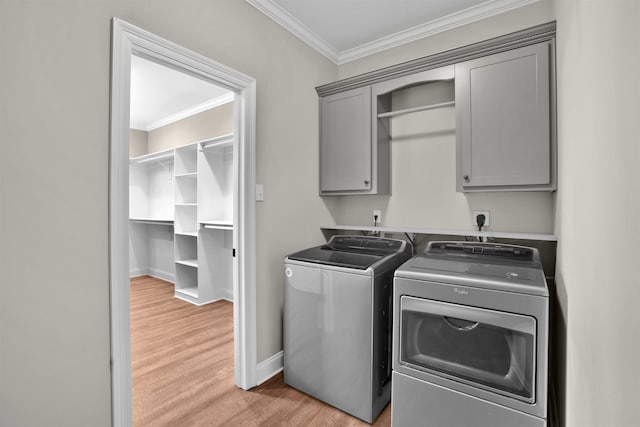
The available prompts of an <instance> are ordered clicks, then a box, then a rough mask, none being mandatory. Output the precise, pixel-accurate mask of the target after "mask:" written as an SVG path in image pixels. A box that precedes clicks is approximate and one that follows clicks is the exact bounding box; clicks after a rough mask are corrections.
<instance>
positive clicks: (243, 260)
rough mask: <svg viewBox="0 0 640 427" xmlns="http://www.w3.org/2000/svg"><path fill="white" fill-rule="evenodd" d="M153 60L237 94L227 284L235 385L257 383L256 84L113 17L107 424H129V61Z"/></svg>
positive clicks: (250, 385)
mask: <svg viewBox="0 0 640 427" xmlns="http://www.w3.org/2000/svg"><path fill="white" fill-rule="evenodd" d="M133 54H136V55H139V56H144V57H146V58H149V59H152V60H154V61H156V62H159V63H161V64H164V65H167V66H169V67H173V68H175V69H177V70H180V71H183V72H186V73H189V74H192V75H196V76H199V77H200V78H203V79H204V80H208V81H211V82H212V83H214V84H216V85H219V86H223V87H226V88H228V89H229V90H232V91H233V92H235V103H234V105H235V129H234V132H235V135H236V137H235V140H234V148H235V153H236V154H237V155H236V156H235V158H236V166H237V167H236V168H235V170H236V172H237V174H238V175H237V176H236V179H235V181H236V187H235V191H236V197H234V224H235V225H236V227H235V228H234V233H233V234H234V238H233V240H234V242H233V243H234V248H236V259H235V261H236V262H234V268H235V269H236V271H235V272H236V274H234V277H235V280H234V283H233V300H234V306H233V322H234V328H233V333H234V357H235V360H234V362H235V383H236V385H237V386H238V387H240V388H243V389H245V390H247V389H249V388H251V387H254V386H255V385H257V382H256V364H257V361H256V289H255V288H256V286H255V283H256V277H255V271H256V255H255V247H256V245H255V123H256V117H255V115H256V82H255V80H254V79H253V78H251V77H248V76H246V75H244V74H242V73H239V72H237V71H235V70H232V69H230V68H228V67H226V66H224V65H222V64H219V63H217V62H215V61H212V60H211V59H208V58H206V57H204V56H202V55H199V54H197V53H194V52H191V51H189V50H188V49H185V48H183V47H181V46H178V45H176V44H174V43H172V42H170V41H167V40H165V39H163V38H160V37H158V36H155V35H153V34H151V33H149V32H147V31H144V30H142V29H140V28H138V27H135V26H133V25H131V24H128V23H127V22H125V21H122V20H121V19H118V18H113V21H112V46H111V120H110V135H109V137H110V157H109V158H110V162H109V274H110V277H109V284H110V298H111V301H110V304H111V309H110V313H111V378H112V390H111V391H112V417H113V418H112V423H113V425H114V426H130V425H131V422H132V401H131V340H130V326H129V197H128V195H129V102H130V82H131V55H133Z"/></svg>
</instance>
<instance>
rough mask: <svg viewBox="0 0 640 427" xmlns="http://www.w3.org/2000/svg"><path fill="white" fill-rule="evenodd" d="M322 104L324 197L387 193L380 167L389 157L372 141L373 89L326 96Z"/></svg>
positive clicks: (321, 150)
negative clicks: (381, 159) (380, 159)
mask: <svg viewBox="0 0 640 427" xmlns="http://www.w3.org/2000/svg"><path fill="white" fill-rule="evenodd" d="M320 104H321V108H320V194H321V195H338V194H379V192H380V191H382V192H384V191H385V190H386V186H385V185H382V186H381V185H380V182H379V179H378V178H379V176H378V168H377V166H378V161H379V155H382V156H384V155H385V154H384V153H379V151H378V147H376V146H375V144H373V143H372V139H371V87H370V86H365V87H361V88H357V89H352V90H348V91H345V92H340V93H337V94H333V95H329V96H325V97H322V98H320ZM386 158H387V161H388V148H387V154H386Z"/></svg>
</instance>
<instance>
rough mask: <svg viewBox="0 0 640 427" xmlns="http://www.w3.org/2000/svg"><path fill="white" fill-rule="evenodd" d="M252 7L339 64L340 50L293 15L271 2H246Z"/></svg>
mask: <svg viewBox="0 0 640 427" xmlns="http://www.w3.org/2000/svg"><path fill="white" fill-rule="evenodd" d="M246 1H247V3H249V4H250V5H251V6H253V7H255V8H256V9H258V10H259V11H260V12H262V13H264V14H265V15H267V16H268V17H269V18H271V19H272V20H274V21H275V22H277V23H278V24H280V25H281V26H282V27H283V28H284V29H286V30H287V31H289V32H290V33H291V34H293V35H294V36H296V37H297V38H299V39H300V40H302V41H303V42H305V43H306V44H308V45H309V46H311V47H312V48H314V49H315V50H316V51H318V52H320V53H321V54H322V55H323V56H325V57H326V58H328V59H329V60H331V61H332V62H333V63H335V64H338V63H339V61H340V52H339V51H338V49H336V48H335V47H333V46H332V45H331V44H329V43H327V42H326V41H325V40H324V39H322V37H320V36H318V35H317V34H316V33H314V32H313V31H311V30H310V29H309V28H308V27H307V26H306V25H304V24H303V23H302V22H300V21H298V19H297V18H295V17H294V16H293V15H291V14H290V13H289V12H287V11H286V10H284V9H283V8H281V7H280V6H279V5H278V4H276V3H274V2H273V1H271V0H246Z"/></svg>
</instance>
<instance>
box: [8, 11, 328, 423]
mask: <svg viewBox="0 0 640 427" xmlns="http://www.w3.org/2000/svg"><path fill="white" fill-rule="evenodd" d="M113 16H117V17H119V18H122V19H124V20H125V21H128V22H130V23H132V24H134V25H138V26H140V27H142V28H144V29H146V30H148V31H151V32H153V33H155V34H158V35H160V36H162V37H165V38H167V39H169V40H171V41H173V42H175V43H178V44H180V45H182V46H185V47H187V48H189V49H191V50H194V51H196V52H198V53H200V54H203V55H205V56H207V57H210V58H212V59H214V60H217V61H219V62H221V63H223V64H225V65H227V66H229V67H232V68H235V69H237V70H239V71H241V72H243V73H246V74H248V75H250V76H252V77H255V78H256V79H257V117H258V122H257V158H258V160H257V180H258V182H261V183H263V184H264V185H265V197H266V200H265V201H264V202H262V203H260V204H258V206H257V215H258V218H257V242H258V243H257V255H258V266H257V268H258V271H257V278H258V283H257V287H258V289H257V296H258V309H257V310H258V313H257V316H258V334H259V339H258V358H259V360H263V359H265V358H266V357H268V356H270V355H272V354H274V353H276V352H277V351H279V350H280V349H281V314H280V311H281V305H282V276H281V266H282V258H283V257H284V256H285V255H286V254H287V253H289V252H291V251H293V250H295V249H298V248H300V247H304V246H308V245H311V244H317V243H319V242H321V241H322V234H321V233H320V231H319V229H318V224H321V223H328V222H331V221H332V218H331V217H330V214H329V213H328V211H327V209H326V207H325V205H324V203H322V201H321V200H320V199H319V197H318V196H317V191H318V190H317V176H318V155H317V151H318V145H317V144H318V143H317V141H318V132H317V130H318V108H317V97H316V94H315V90H314V87H315V86H317V85H319V84H321V83H323V82H326V81H331V80H334V79H335V78H336V77H337V69H336V66H335V65H334V64H332V63H330V62H329V61H328V60H326V59H324V58H323V57H321V56H320V55H319V54H317V53H316V52H315V51H313V50H312V49H311V48H309V47H308V46H307V45H306V44H304V43H302V42H301V41H299V40H298V39H296V38H294V37H293V36H292V35H291V34H290V33H288V32H287V31H285V30H284V29H282V28H281V27H280V26H278V25H277V24H275V23H273V22H272V21H270V20H269V19H267V18H266V17H265V16H264V15H263V14H262V13H260V12H259V11H257V10H256V9H254V8H253V7H251V6H250V5H249V4H247V3H246V2H244V1H238V0H215V1H211V0H188V1H183V2H175V1H170V0H154V1H112V0H95V1H91V2H87V1H84V0H82V1H81V0H65V1H56V2H24V1H20V0H5V1H2V2H0V56H1V57H2V67H0V100H1V101H0V129H1V132H2V143H1V144H0V173H1V174H2V179H1V180H0V191H1V192H0V196H1V197H0V200H1V202H0V215H1V217H0V227H1V229H0V235H1V236H2V245H0V247H1V248H2V249H0V250H1V251H2V253H1V254H0V255H1V256H0V260H1V261H0V262H1V263H2V264H1V265H0V274H2V279H1V283H2V286H1V287H2V297H1V298H0V425H3V426H21V427H22V426H36V425H37V426H42V425H47V426H106V425H109V424H110V409H111V408H110V393H111V387H110V372H109V277H108V214H107V212H108V209H107V208H108V164H109V162H108V149H109V144H108V141H109V140H108V138H109V74H110V56H109V55H110V20H111V18H112V17H113Z"/></svg>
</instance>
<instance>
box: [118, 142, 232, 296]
mask: <svg viewBox="0 0 640 427" xmlns="http://www.w3.org/2000/svg"><path fill="white" fill-rule="evenodd" d="M233 140H234V138H233V135H224V136H222V137H217V138H212V139H209V140H205V141H199V142H196V143H193V144H189V145H185V146H182V147H178V148H175V149H172V150H167V151H165V152H161V153H154V154H151V155H146V156H141V157H137V158H133V159H131V162H130V222H131V228H130V230H131V232H130V236H131V239H130V240H131V245H130V247H131V257H130V263H131V268H130V274H131V275H132V276H133V275H139V274H150V275H153V276H157V277H161V278H163V279H165V280H169V281H172V282H173V283H174V284H175V288H174V289H175V296H176V297H177V298H180V299H183V300H185V301H188V302H190V303H193V304H197V305H202V304H206V303H209V302H213V301H216V300H219V299H228V300H233V258H232V253H233V229H234V225H233V189H234V186H233V167H234V145H233ZM160 229H162V230H163V231H162V232H158V230H160ZM152 264H154V265H155V264H159V265H161V268H156V267H155V266H154V265H152Z"/></svg>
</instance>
